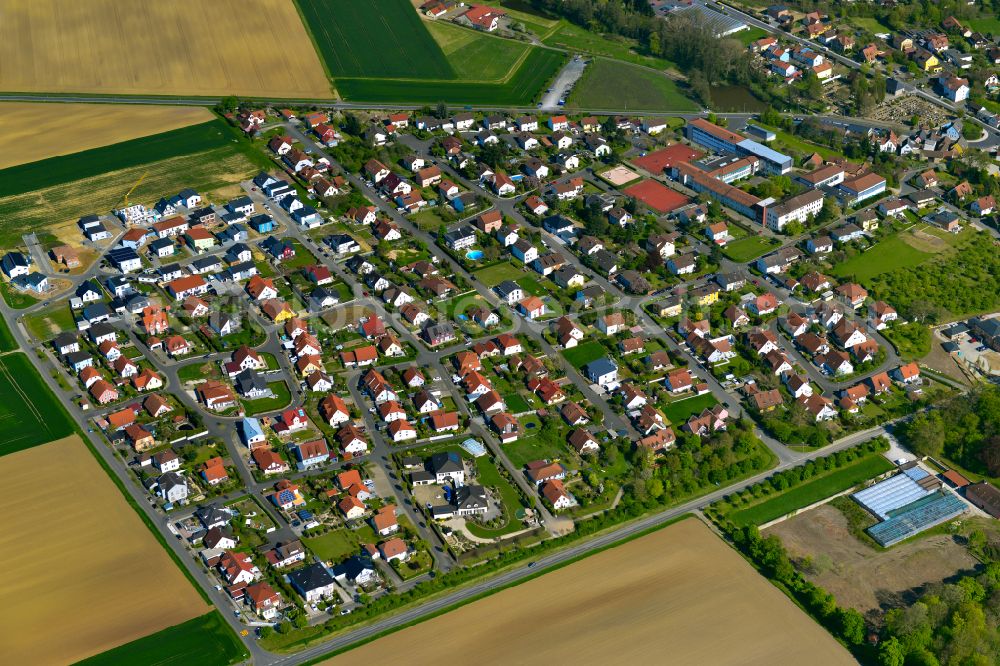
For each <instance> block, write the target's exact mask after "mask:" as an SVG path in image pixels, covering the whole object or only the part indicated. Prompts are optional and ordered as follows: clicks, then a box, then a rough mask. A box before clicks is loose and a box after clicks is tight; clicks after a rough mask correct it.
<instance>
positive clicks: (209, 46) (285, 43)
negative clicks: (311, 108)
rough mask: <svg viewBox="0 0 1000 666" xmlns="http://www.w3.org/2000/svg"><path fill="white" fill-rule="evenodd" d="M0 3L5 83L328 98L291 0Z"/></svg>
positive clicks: (12, 86) (25, 87)
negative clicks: (0, 8)
mask: <svg viewBox="0 0 1000 666" xmlns="http://www.w3.org/2000/svg"><path fill="white" fill-rule="evenodd" d="M359 4H360V3H359ZM380 4H382V2H381V1H380ZM2 11H3V20H2V21H0V89H2V90H7V91H12V92H58V93H83V92H90V93H102V94H129V95H140V94H141V95H150V94H151V95H204V96H211V97H218V96H222V95H242V96H250V97H252V96H267V97H286V98H302V97H307V98H323V99H329V98H331V97H332V91H331V88H330V82H329V80H328V79H327V77H326V75H325V73H324V71H323V65H322V63H321V62H320V60H319V57H318V56H317V54H316V50H315V49H314V48H313V46H312V44H311V43H310V41H309V36H308V34H307V33H306V31H305V28H304V26H303V25H302V21H301V20H300V18H299V16H298V14H297V13H296V11H295V5H293V4H292V2H290V1H289V0H215V1H214V2H201V1H200V0H171V2H146V1H145V0H79V1H77V2H64V1H62V0H4V2H3V5H2Z"/></svg>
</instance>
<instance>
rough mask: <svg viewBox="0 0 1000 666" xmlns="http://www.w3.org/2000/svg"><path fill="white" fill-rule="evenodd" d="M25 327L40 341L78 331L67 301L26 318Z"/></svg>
mask: <svg viewBox="0 0 1000 666" xmlns="http://www.w3.org/2000/svg"><path fill="white" fill-rule="evenodd" d="M24 326H25V328H27V329H28V332H29V333H31V334H32V335H33V336H34V337H35V338H36V339H38V340H48V339H50V338H53V337H55V336H56V335H58V334H59V333H62V332H63V331H73V330H76V325H75V324H74V322H73V311H72V310H70V308H69V306H68V305H67V304H66V302H65V301H63V302H61V303H55V304H53V305H50V306H49V307H47V308H45V309H43V310H38V311H37V312H34V313H32V314H30V315H28V316H26V317H25V318H24ZM4 351H7V350H4Z"/></svg>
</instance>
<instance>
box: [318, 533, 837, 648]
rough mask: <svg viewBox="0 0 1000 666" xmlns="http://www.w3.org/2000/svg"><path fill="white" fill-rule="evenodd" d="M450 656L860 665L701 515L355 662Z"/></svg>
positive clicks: (389, 641)
mask: <svg viewBox="0 0 1000 666" xmlns="http://www.w3.org/2000/svg"><path fill="white" fill-rule="evenodd" d="M456 627H461V630H456ZM429 636H433V637H434V639H433V640H428V639H427V637H429ZM442 654H467V655H468V654H474V655H476V658H477V660H478V661H480V662H482V663H492V664H523V663H556V664H559V663H566V662H567V661H572V663H574V664H583V665H589V664H595V665H600V666H607V664H627V663H671V664H712V665H713V666H729V665H732V666H736V665H740V666H748V665H764V664H768V665H770V664H803V663H808V664H810V665H811V666H833V665H837V666H839V665H841V664H843V665H847V664H854V663H856V662H855V661H854V659H852V658H851V656H850V654H849V653H848V652H847V651H846V650H845V649H844V648H843V647H842V646H841V645H840V644H839V643H837V642H836V641H835V640H834V639H833V638H832V637H831V636H830V635H829V634H827V633H826V632H825V631H824V630H823V629H822V628H821V627H820V626H819V625H818V624H816V623H814V622H813V621H812V620H811V619H810V618H809V617H808V616H807V615H806V614H805V613H803V612H802V611H801V610H800V609H799V608H798V607H797V606H795V604H793V603H792V602H791V601H790V600H789V599H788V598H787V597H786V596H785V595H784V594H782V593H781V592H780V591H779V590H778V589H777V588H775V587H773V586H772V585H771V584H770V583H769V582H767V580H765V579H764V578H762V577H761V576H759V575H758V574H757V572H755V571H754V570H753V569H752V568H751V567H750V566H749V565H748V564H747V563H746V562H745V561H744V560H743V558H742V557H740V556H739V555H738V554H737V553H736V552H735V551H733V550H732V549H730V548H729V547H728V546H727V545H726V544H725V543H724V542H723V541H721V540H720V539H719V538H718V537H717V536H715V534H713V533H712V531H711V530H709V528H708V527H706V526H705V525H704V524H703V523H701V522H700V521H698V520H696V519H688V520H684V521H682V522H679V523H676V524H674V525H671V526H669V527H666V528H664V529H662V530H659V531H657V532H654V533H652V534H649V535H647V536H644V537H641V538H638V539H635V540H634V541H630V542H628V543H625V544H623V545H620V546H617V547H615V548H612V549H609V550H606V551H604V552H601V553H598V554H596V555H592V556H590V557H587V558H586V559H583V560H580V561H579V562H575V563H573V564H570V565H568V566H566V567H564V568H562V569H558V570H556V571H553V572H551V573H547V574H544V575H542V576H540V577H538V578H536V579H534V580H531V581H529V582H527V583H524V584H522V585H519V586H517V587H513V588H510V589H506V590H503V591H501V592H498V593H497V594H494V595H492V596H490V597H487V598H485V599H480V600H479V601H476V602H473V603H471V604H469V605H467V606H463V607H462V608H459V609H457V610H455V611H452V612H451V613H447V614H445V615H442V616H439V617H436V618H433V619H431V620H428V621H426V622H423V623H421V624H419V625H415V626H412V627H409V628H407V629H403V630H402V631H398V632H396V633H394V634H391V635H389V636H386V637H384V638H381V639H379V640H377V641H374V642H372V643H368V644H367V645H363V646H361V647H359V648H357V649H355V650H352V651H351V652H350V653H349V655H348V656H347V659H348V660H354V661H359V662H366V661H374V660H378V661H388V662H393V661H406V662H408V663H421V664H427V663H434V662H435V661H438V660H440V656H441V655H442ZM667 655H669V657H668V656H667ZM344 661H345V659H344V658H340V659H339V660H338V659H333V660H330V661H328V662H324V663H330V664H339V663H341V662H344Z"/></svg>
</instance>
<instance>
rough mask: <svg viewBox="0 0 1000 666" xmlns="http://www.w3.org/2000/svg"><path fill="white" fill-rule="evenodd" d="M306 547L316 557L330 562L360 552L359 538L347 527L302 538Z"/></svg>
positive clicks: (338, 560)
mask: <svg viewBox="0 0 1000 666" xmlns="http://www.w3.org/2000/svg"><path fill="white" fill-rule="evenodd" d="M302 543H304V544H305V546H306V548H308V549H309V550H311V551H312V552H313V553H314V554H315V555H316V557H318V558H320V559H321V560H326V561H330V562H340V561H341V560H344V559H346V558H347V557H348V556H350V555H355V554H357V552H358V546H359V543H358V539H357V538H356V537H355V535H354V533H353V532H352V531H351V530H348V529H346V528H344V529H340V530H334V531H332V532H327V533H326V534H324V535H322V536H318V537H308V538H304V539H302Z"/></svg>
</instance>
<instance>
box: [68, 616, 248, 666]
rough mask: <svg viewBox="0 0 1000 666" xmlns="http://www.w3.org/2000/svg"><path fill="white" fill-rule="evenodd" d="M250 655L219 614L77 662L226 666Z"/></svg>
mask: <svg viewBox="0 0 1000 666" xmlns="http://www.w3.org/2000/svg"><path fill="white" fill-rule="evenodd" d="M249 656H250V655H249V654H248V653H247V651H246V649H245V648H244V647H243V644H242V643H240V641H239V639H238V638H237V636H236V634H235V633H233V630H232V629H230V628H229V625H227V624H226V621H225V620H224V619H223V618H222V615H221V614H220V613H219V611H217V610H214V611H212V612H210V613H207V614H205V615H202V616H201V617H196V618H194V619H193V620H188V621H187V622H184V623H183V624H178V625H176V626H173V627H168V628H167V629H164V630H162V631H158V632H156V633H155V634H150V635H149V636H146V637H144V638H140V639H138V640H135V641H132V642H131V643H126V644H125V645H120V646H118V647H116V648H114V649H112V650H108V651H107V652H103V653H101V654H98V655H94V656H93V657H90V658H88V659H84V660H83V661H80V662H77V665H78V666H105V665H107V666H133V665H134V666H140V665H144V664H157V666H171V665H174V664H176V665H177V666H181V665H183V666H202V665H204V666H223V665H225V664H235V663H236V662H239V661H243V660H244V659H246V658H248V657H249Z"/></svg>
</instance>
